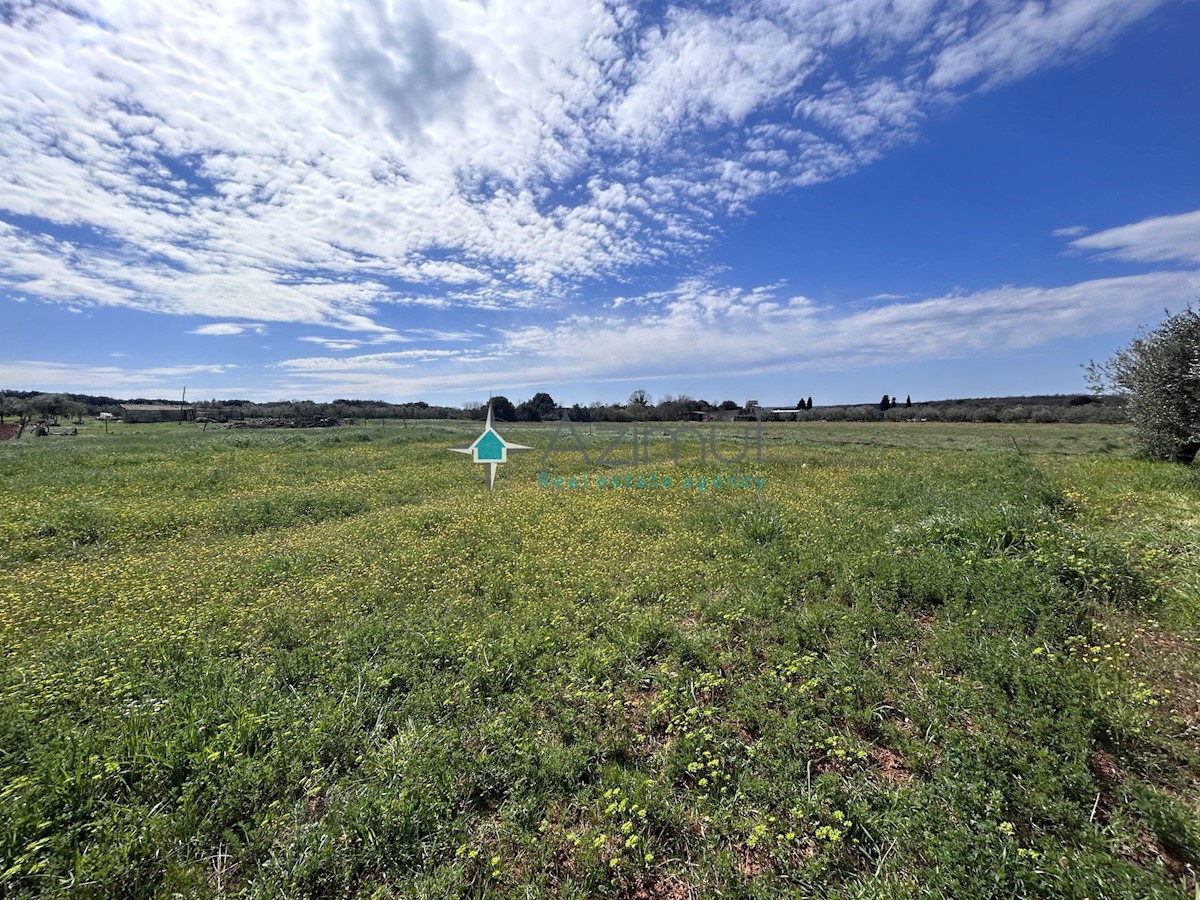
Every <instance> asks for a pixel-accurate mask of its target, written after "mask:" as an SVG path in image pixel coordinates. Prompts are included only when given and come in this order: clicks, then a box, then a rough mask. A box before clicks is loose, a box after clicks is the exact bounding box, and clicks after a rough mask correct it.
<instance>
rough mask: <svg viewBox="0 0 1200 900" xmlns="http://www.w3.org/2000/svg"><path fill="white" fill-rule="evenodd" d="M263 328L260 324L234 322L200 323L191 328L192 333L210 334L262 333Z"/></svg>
mask: <svg viewBox="0 0 1200 900" xmlns="http://www.w3.org/2000/svg"><path fill="white" fill-rule="evenodd" d="M263 330H264V329H263V328H262V326H261V325H239V324H237V323H234V322H213V323H212V324H211V325H201V326H200V327H199V328H193V329H192V331H191V333H192V334H212V335H232V334H244V333H245V332H246V331H253V332H254V333H255V334H262V333H263Z"/></svg>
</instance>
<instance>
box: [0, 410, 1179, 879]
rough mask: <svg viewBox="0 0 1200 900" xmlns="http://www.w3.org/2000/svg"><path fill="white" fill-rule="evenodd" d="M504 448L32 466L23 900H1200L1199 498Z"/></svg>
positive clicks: (314, 441) (973, 438)
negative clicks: (546, 471)
mask: <svg viewBox="0 0 1200 900" xmlns="http://www.w3.org/2000/svg"><path fill="white" fill-rule="evenodd" d="M479 430H480V424H479V423H471V422H436V423H418V424H415V425H414V424H412V423H410V427H407V428H402V427H400V426H399V425H398V424H397V423H394V422H393V423H387V424H379V423H368V424H365V425H356V426H352V427H341V428H332V429H319V430H303V431H302V430H295V431H291V430H288V431H280V430H276V431H265V430H264V431H251V430H237V429H223V428H217V427H209V428H208V429H207V430H201V429H200V428H199V427H198V426H195V425H180V424H164V425H150V426H127V425H112V426H110V427H109V432H110V433H108V434H105V433H104V430H103V427H102V426H101V425H99V424H98V423H94V422H90V423H86V424H85V425H84V426H82V427H81V428H80V434H79V436H77V437H52V438H33V437H31V436H29V437H25V438H22V440H21V441H19V442H14V441H9V442H6V443H4V444H0V471H3V473H4V500H3V512H2V513H0V649H2V662H0V896H6V897H13V898H16V897H35V896H36V897H173V896H182V897H224V896H245V897H263V898H266V897H271V898H275V897H371V898H388V897H429V898H437V897H457V896H472V897H506V896H512V897H597V896H599V897H604V896H610V897H627V898H642V900H655V898H663V900H681V898H687V897H763V898H766V897H780V896H812V897H830V898H834V897H837V898H842V897H845V898H850V897H855V898H885V897H894V898H902V897H914V896H928V897H942V896H949V897H971V898H976V897H1025V896H1037V897H1091V898H1104V897H1113V898H1117V897H1120V898H1127V897H1164V898H1165V897H1197V896H1200V887H1198V881H1197V879H1198V878H1200V792H1198V791H1197V785H1198V784H1200V466H1197V467H1192V468H1183V467H1179V466H1174V465H1167V464H1155V463H1149V462H1144V461H1141V460H1137V459H1134V458H1132V457H1130V456H1129V455H1128V453H1127V449H1126V448H1127V445H1128V440H1127V437H1126V433H1125V431H1124V429H1123V428H1122V427H1120V426H1103V425H1092V426H1088V425H970V424H963V425H950V424H939V423H924V424H912V423H879V424H859V423H844V424H836V425H834V424H828V425H826V424H821V423H806V424H801V425H793V424H772V425H770V426H768V428H767V431H766V433H765V436H764V443H763V456H762V462H761V463H759V462H757V461H756V460H754V459H753V458H751V459H748V460H747V461H744V462H740V463H731V464H727V465H726V464H721V463H719V462H714V461H713V460H712V459H711V458H710V459H709V460H708V461H707V463H706V464H704V465H701V464H700V462H699V460H698V459H696V458H692V457H687V456H686V455H685V458H684V459H682V460H681V461H680V463H679V465H675V464H673V463H672V462H671V461H669V460H668V459H667V458H666V457H667V455H668V454H667V453H666V452H664V451H662V449H661V447H666V446H669V445H667V444H662V445H661V446H660V443H651V444H650V445H648V447H649V453H650V461H649V462H639V463H638V464H637V465H632V464H628V465H621V466H618V468H617V469H616V470H614V471H615V472H616V473H620V474H623V473H624V472H626V471H629V472H632V473H633V475H634V476H635V477H636V476H637V475H638V474H639V473H642V474H646V475H649V474H650V471H651V470H653V472H654V473H655V475H656V476H657V477H659V478H661V477H663V476H667V477H671V478H672V479H673V484H674V485H675V487H673V488H672V489H670V490H638V489H636V488H635V487H625V486H622V487H620V488H608V489H595V488H593V487H591V486H589V487H588V488H586V489H576V490H556V489H552V488H547V487H544V486H539V485H540V482H539V476H538V473H539V469H540V466H539V462H540V456H541V453H540V452H539V451H535V452H530V453H524V454H519V455H514V456H513V457H512V458H511V461H510V462H509V463H508V464H507V465H505V466H502V467H501V468H500V472H499V474H498V476H497V480H496V490H495V493H494V494H493V495H491V496H489V495H488V493H487V490H486V487H485V485H484V480H483V474H482V468H481V467H479V466H476V465H473V464H471V462H470V460H469V459H468V458H467V457H464V456H462V455H460V454H454V453H449V452H447V450H446V448H447V447H451V446H463V445H465V444H467V443H469V442H470V441H471V440H472V439H473V438H474V437H475V436H476V435H477V434H478V433H479ZM501 430H502V433H503V434H504V436H505V437H506V438H507V439H508V440H510V441H514V442H518V443H523V444H529V445H532V446H535V447H538V448H543V447H545V446H546V444H547V442H548V441H549V440H550V436H551V434H552V431H551V430H550V428H548V427H537V426H507V427H502V429H501ZM581 432H583V434H582V438H581V439H582V440H583V441H584V442H585V443H586V444H587V445H588V446H589V447H593V448H595V447H598V446H599V444H600V442H602V441H603V440H604V436H603V435H600V434H593V433H591V430H590V429H581ZM656 433H657V435H658V438H659V439H663V440H665V439H666V438H665V435H667V434H669V429H658V432H656ZM722 440H723V442H724V443H723V444H722V448H723V452H725V448H730V450H731V451H733V448H736V446H737V441H736V432H735V431H734V430H732V429H730V430H727V431H726V432H724V436H723V438H722ZM626 455H628V454H626ZM726 455H729V453H726ZM555 456H556V458H555V459H554V464H555V467H556V471H557V472H559V474H562V475H564V476H570V475H573V474H574V475H580V474H582V473H583V466H581V465H579V464H577V462H576V461H574V460H573V458H572V457H571V456H570V455H565V454H564V455H557V454H556V455H555ZM588 474H589V475H590V476H591V477H592V478H593V479H594V478H595V477H596V476H597V471H596V470H595V469H594V467H593V470H592V471H591V472H590V473H588ZM728 475H738V476H741V475H757V476H759V477H761V478H762V479H763V487H762V489H761V490H757V489H754V490H750V489H740V488H739V489H732V488H729V489H710V490H706V491H703V492H701V491H699V490H695V489H691V490H684V489H682V487H681V485H682V484H683V483H684V480H685V479H689V478H691V479H698V478H700V477H713V476H720V477H722V478H724V477H726V476H728Z"/></svg>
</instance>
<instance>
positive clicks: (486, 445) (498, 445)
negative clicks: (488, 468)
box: [471, 428, 508, 463]
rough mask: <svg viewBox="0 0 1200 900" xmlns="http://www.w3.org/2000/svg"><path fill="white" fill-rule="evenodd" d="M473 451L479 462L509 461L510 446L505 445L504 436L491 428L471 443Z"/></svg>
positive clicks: (476, 460)
mask: <svg viewBox="0 0 1200 900" xmlns="http://www.w3.org/2000/svg"><path fill="white" fill-rule="evenodd" d="M471 453H472V454H474V457H475V462H477V463H485V462H494V463H502V462H508V448H507V447H506V446H505V445H504V438H502V437H500V435H498V434H496V432H495V431H493V430H492V429H490V428H489V429H488V430H487V431H485V432H484V433H483V434H481V435H480V436H479V437H478V438H476V439H475V443H473V444H472V445H471Z"/></svg>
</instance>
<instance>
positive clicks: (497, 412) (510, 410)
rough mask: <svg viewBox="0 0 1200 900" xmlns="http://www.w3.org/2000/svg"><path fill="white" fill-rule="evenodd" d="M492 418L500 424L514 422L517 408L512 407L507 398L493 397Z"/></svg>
mask: <svg viewBox="0 0 1200 900" xmlns="http://www.w3.org/2000/svg"><path fill="white" fill-rule="evenodd" d="M491 404H492V416H493V417H494V418H497V419H499V420H500V421H502V422H515V421H516V420H517V408H516V407H515V406H513V405H512V401H511V400H509V399H508V398H507V397H503V396H500V397H493V398H492V400H491Z"/></svg>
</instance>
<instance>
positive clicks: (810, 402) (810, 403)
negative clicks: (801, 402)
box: [808, 397, 812, 409]
mask: <svg viewBox="0 0 1200 900" xmlns="http://www.w3.org/2000/svg"><path fill="white" fill-rule="evenodd" d="M808 408H809V409H812V397H809V398H808Z"/></svg>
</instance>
